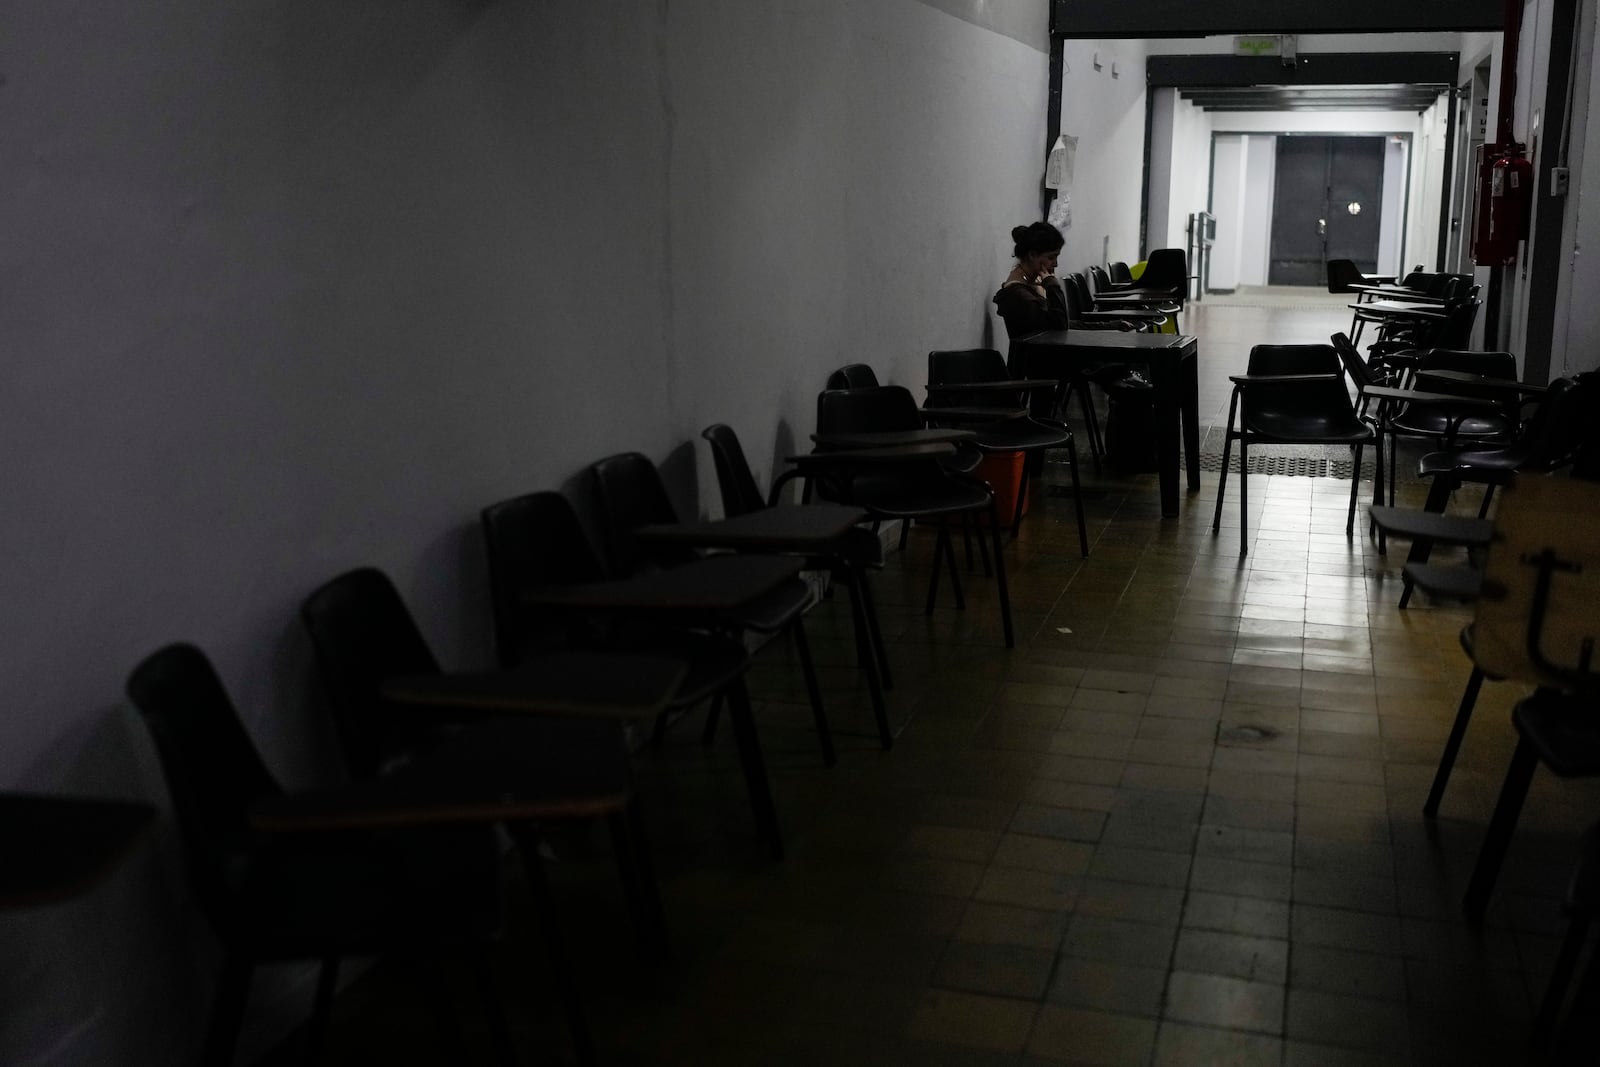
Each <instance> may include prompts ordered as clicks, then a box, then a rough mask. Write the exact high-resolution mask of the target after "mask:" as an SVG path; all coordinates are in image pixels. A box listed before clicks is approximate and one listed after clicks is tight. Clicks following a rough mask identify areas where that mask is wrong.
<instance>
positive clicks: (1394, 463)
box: [1389, 434, 1400, 508]
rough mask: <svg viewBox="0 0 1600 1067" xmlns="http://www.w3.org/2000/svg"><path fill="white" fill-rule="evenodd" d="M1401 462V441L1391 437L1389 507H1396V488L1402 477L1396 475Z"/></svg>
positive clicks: (1391, 435)
mask: <svg viewBox="0 0 1600 1067" xmlns="http://www.w3.org/2000/svg"><path fill="white" fill-rule="evenodd" d="M1399 461H1400V439H1399V437H1398V436H1397V435H1395V434H1390V435H1389V506H1390V507H1391V508H1392V507H1394V487H1395V486H1396V485H1398V484H1399V482H1400V477H1399V475H1398V474H1397V473H1396V471H1397V469H1398V467H1399Z"/></svg>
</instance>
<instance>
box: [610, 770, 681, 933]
mask: <svg viewBox="0 0 1600 1067" xmlns="http://www.w3.org/2000/svg"><path fill="white" fill-rule="evenodd" d="M606 822H607V824H608V825H609V827H610V830H611V846H612V851H613V852H615V853H616V857H617V874H618V875H619V876H620V877H621V879H622V889H623V892H624V893H626V894H627V898H628V911H629V913H630V914H631V915H632V916H633V921H634V926H635V928H636V930H637V932H638V935H639V943H640V945H641V946H642V947H644V949H645V950H646V951H647V952H648V953H649V954H650V955H652V956H656V957H658V958H662V959H664V958H666V957H667V955H668V954H669V951H670V946H669V944H668V940H667V915H666V909H664V908H663V907H662V906H661V889H660V886H658V885H657V883H656V874H655V865H654V863H653V861H652V858H651V855H650V845H649V842H648V840H647V839H646V837H645V832H644V813H643V811H642V810H641V809H640V806H639V799H638V798H637V797H630V798H628V804H627V807H625V808H624V809H623V810H622V811H615V812H612V813H611V814H610V815H608V816H606Z"/></svg>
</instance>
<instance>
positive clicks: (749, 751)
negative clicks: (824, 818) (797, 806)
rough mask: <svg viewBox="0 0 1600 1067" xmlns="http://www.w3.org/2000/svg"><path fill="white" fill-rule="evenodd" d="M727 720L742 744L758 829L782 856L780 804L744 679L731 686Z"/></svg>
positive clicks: (741, 754)
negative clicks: (773, 797) (777, 800)
mask: <svg viewBox="0 0 1600 1067" xmlns="http://www.w3.org/2000/svg"><path fill="white" fill-rule="evenodd" d="M727 694H728V722H729V724H730V725H732V727H733V737H734V741H735V742H736V743H737V744H738V746H739V765H740V767H741V768H743V770H744V781H745V787H746V788H747V789H748V790H749V792H750V808H751V810H752V812H753V813H754V815H755V821H756V829H757V831H758V832H759V833H760V834H761V836H762V837H765V838H766V839H767V843H768V844H769V845H770V846H771V848H772V858H773V859H779V860H781V859H783V831H782V829H781V828H780V827H779V826H778V807H777V805H776V804H774V803H773V800H772V783H771V782H770V781H769V780H768V779H767V761H766V757H765V756H764V755H762V752H761V739H760V738H759V737H758V736H757V735H756V720H755V715H754V714H753V713H752V712H751V710H750V691H749V690H748V689H746V688H745V684H744V679H743V678H736V679H734V680H733V682H731V683H730V684H729V685H728V688H727Z"/></svg>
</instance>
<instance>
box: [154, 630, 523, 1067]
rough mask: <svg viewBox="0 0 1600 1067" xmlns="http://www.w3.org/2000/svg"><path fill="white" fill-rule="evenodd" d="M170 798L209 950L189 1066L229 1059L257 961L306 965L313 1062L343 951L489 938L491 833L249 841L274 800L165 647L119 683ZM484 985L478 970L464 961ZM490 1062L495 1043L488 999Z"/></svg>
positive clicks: (207, 689) (218, 687)
mask: <svg viewBox="0 0 1600 1067" xmlns="http://www.w3.org/2000/svg"><path fill="white" fill-rule="evenodd" d="M128 695H129V697H130V699H131V700H132V702H133V705H134V707H135V708H136V709H137V710H138V712H139V714H140V716H141V717H142V718H143V719H144V722H145V724H146V726H147V727H148V728H149V730H150V735H151V737H152V738H153V739H154V741H155V747H156V752H157V755H158V756H159V758H160V761H161V767H162V770H163V772H164V774H165V776H166V780H167V788H168V790H169V791H170V792H171V795H172V806H173V815H174V817H175V819H176V821H177V824H178V833H179V837H180V839H181V841H182V843H183V853H184V861H185V866H186V868H187V872H188V881H189V888H190V891H191V892H192V893H193V894H194V896H195V900H196V902H197V903H198V904H199V907H200V910H201V911H202V912H203V913H204V915H205V917H206V919H207V920H208V922H209V924H210V926H211V929H212V931H213V932H214V933H215V934H216V936H217V938H218V940H219V941H221V943H222V947H223V962H222V972H221V976H220V978H219V980H218V985H217V990H216V994H215V997H214V1000H213V1004H212V1008H211V1018H210V1021H209V1024H208V1027H207V1031H206V1038H205V1048H204V1051H203V1053H202V1057H201V1062H202V1064H204V1065H205V1067H224V1065H226V1064H230V1063H232V1062H233V1054H234V1046H235V1044H236V1042H237V1037H238V1032H239V1029H240V1026H241V1024H242V1022H243V1019H244V1014H245V1010H246V1007H247V1003H248V997H249V991H250V979H251V976H252V973H253V972H254V970H255V967H256V965H257V964H260V963H268V962H278V961H290V960H320V961H321V972H320V974H319V977H318V981H317V992H316V1001H315V1008H314V1010H313V1014H312V1019H311V1024H310V1026H309V1028H308V1043H309V1045H310V1048H309V1053H310V1055H311V1056H312V1057H313V1058H314V1057H315V1056H316V1053H317V1052H318V1048H319V1045H320V1043H321V1038H322V1036H323V1035H324V1033H325V1031H326V1027H327V1022H328V1018H329V1015H330V1013H331V1011H332V1007H333V996H334V992H335V990H336V988H337V981H338V968H339V961H340V959H341V958H342V957H344V956H347V955H372V954H375V953H384V952H394V951H400V952H411V953H416V952H419V951H422V952H427V953H430V954H432V953H435V952H437V951H439V950H440V949H442V948H445V947H453V946H461V947H466V948H468V949H473V948H481V947H482V946H484V945H486V944H487V943H488V942H490V941H492V940H494V939H495V938H497V937H498V936H499V933H500V931H501V920H502V915H501V899H500V892H499V888H498V874H497V872H498V869H499V858H498V849H497V847H496V842H495V838H494V835H493V833H492V832H491V830H490V829H489V828H487V827H483V828H479V829H477V830H470V829H462V830H450V831H438V830H430V831H429V832H427V833H425V834H418V833H414V832H413V833H402V832H387V833H357V832H343V833H326V832H324V833H301V834H289V833H263V832H261V831H259V830H257V829H255V828H254V827H253V825H252V822H251V812H252V809H254V808H255V807H256V806H257V805H258V804H261V803H262V802H265V801H270V800H272V799H274V798H277V797H281V796H283V790H282V788H281V787H280V786H279V785H278V783H277V781H276V780H275V779H274V778H273V776H272V774H271V772H269V771H268V770H267V767H266V764H264V763H263V762H262V760H261V757H260V755H259V754H258V753H257V751H256V748H255V746H254V744H252V743H251V741H250V737H249V735H248V734H246V733H245V730H244V726H243V724H242V723H241V722H240V721H239V717H238V713H237V712H236V711H235V710H234V706H233V702H232V701H231V700H230V699H229V698H228V694H227V692H226V691H225V690H224V689H223V686H222V682H221V680H220V679H219V678H218V677H217V674H216V671H215V670H214V669H213V668H212V666H211V663H210V661H209V660H208V659H207V658H206V656H205V654H204V653H202V652H201V651H200V650H199V649H198V648H195V647H194V646H193V645H187V644H178V645H169V646H167V647H166V648H163V649H161V650H160V651H158V652H155V653H153V654H152V655H150V656H149V657H147V658H146V659H145V660H144V661H143V662H142V663H140V664H139V665H138V667H136V668H135V669H134V671H133V672H132V674H131V675H130V677H129V679H128ZM475 962H476V963H477V965H478V966H479V968H480V970H481V973H482V974H483V975H485V976H486V975H487V973H488V971H487V968H486V966H485V961H484V960H483V959H481V958H479V959H477V960H476V961H475ZM487 1003H488V1005H489V1006H490V1008H491V1011H492V1012H493V1013H494V1014H493V1016H492V1017H491V1025H492V1026H493V1027H494V1030H495V1032H496V1034H497V1035H498V1037H499V1045H500V1051H501V1053H502V1062H509V1059H507V1058H506V1054H507V1053H508V1051H509V1048H510V1045H509V1038H508V1037H507V1036H506V1034H507V1031H506V1028H505V1024H504V1019H503V1017H502V1016H501V1015H500V1014H499V1010H500V1009H499V1007H498V1004H497V1003H496V1002H495V999H494V998H493V997H492V996H490V997H488V998H487Z"/></svg>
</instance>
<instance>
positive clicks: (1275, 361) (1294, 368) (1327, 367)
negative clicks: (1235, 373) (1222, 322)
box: [1247, 345, 1341, 374]
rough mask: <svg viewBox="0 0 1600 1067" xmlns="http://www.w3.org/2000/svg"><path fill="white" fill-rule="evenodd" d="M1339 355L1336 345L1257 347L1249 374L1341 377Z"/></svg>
mask: <svg viewBox="0 0 1600 1067" xmlns="http://www.w3.org/2000/svg"><path fill="white" fill-rule="evenodd" d="M1340 366H1341V364H1340V361H1339V353H1338V352H1337V351H1336V350H1335V349H1334V347H1333V346H1332V345H1256V346H1255V347H1254V348H1252V349H1250V360H1249V363H1248V369H1247V373H1249V374H1338V373H1339V368H1340Z"/></svg>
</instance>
